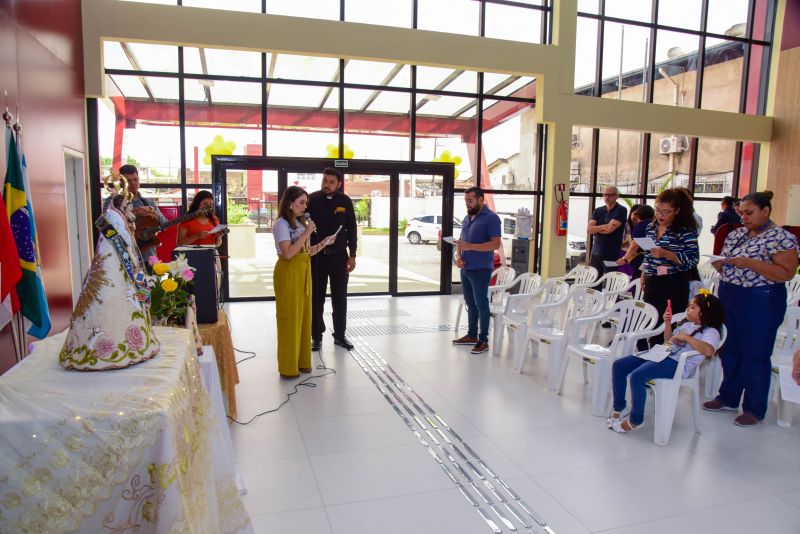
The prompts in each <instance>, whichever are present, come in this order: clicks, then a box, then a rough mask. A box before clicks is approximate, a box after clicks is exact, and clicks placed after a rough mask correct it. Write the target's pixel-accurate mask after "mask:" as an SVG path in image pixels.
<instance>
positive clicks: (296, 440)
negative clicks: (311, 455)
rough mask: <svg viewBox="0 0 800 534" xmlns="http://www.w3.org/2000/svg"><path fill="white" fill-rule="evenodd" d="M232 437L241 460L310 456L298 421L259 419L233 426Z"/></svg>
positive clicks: (235, 452) (237, 455) (236, 452)
mask: <svg viewBox="0 0 800 534" xmlns="http://www.w3.org/2000/svg"><path fill="white" fill-rule="evenodd" d="M231 439H232V441H233V450H234V454H235V458H236V461H237V462H238V463H242V462H252V461H260V460H273V459H277V458H296V457H305V456H307V453H306V449H305V446H304V445H303V437H302V435H301V434H300V428H299V427H298V426H297V421H295V420H284V421H281V420H275V421H268V420H264V419H261V418H259V419H256V420H255V421H253V422H252V423H250V424H248V425H246V426H239V425H233V426H232V427H231Z"/></svg>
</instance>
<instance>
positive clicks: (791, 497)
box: [778, 491, 800, 508]
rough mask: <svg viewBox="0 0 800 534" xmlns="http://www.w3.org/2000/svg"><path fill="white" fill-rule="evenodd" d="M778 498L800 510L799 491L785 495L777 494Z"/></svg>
mask: <svg viewBox="0 0 800 534" xmlns="http://www.w3.org/2000/svg"><path fill="white" fill-rule="evenodd" d="M778 497H780V498H781V499H783V500H784V501H786V502H788V503H789V504H793V505H794V506H796V507H798V508H800V491H789V492H786V493H779V494H778Z"/></svg>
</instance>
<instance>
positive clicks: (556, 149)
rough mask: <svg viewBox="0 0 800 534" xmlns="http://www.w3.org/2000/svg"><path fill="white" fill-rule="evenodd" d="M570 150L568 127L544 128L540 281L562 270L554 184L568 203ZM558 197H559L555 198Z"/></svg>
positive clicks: (553, 125) (564, 246)
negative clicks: (560, 185) (544, 150)
mask: <svg viewBox="0 0 800 534" xmlns="http://www.w3.org/2000/svg"><path fill="white" fill-rule="evenodd" d="M571 149H572V124H570V123H568V122H566V123H565V122H557V123H549V124H548V129H547V168H546V169H545V180H544V198H543V201H542V209H543V212H544V213H543V221H542V251H541V252H542V271H541V273H539V274H541V275H542V277H543V278H550V277H553V276H561V275H562V274H564V270H565V267H566V261H565V258H566V257H567V237H566V236H563V237H560V236H557V235H556V214H557V213H558V202H557V200H556V193H555V189H556V185H557V184H565V185H566V187H565V191H564V200H566V201H569V164H570V159H571ZM559 198H560V197H559Z"/></svg>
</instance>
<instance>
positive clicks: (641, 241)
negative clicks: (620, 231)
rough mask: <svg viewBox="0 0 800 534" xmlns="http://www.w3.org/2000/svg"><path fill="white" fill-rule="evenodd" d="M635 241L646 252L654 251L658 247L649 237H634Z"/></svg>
mask: <svg viewBox="0 0 800 534" xmlns="http://www.w3.org/2000/svg"><path fill="white" fill-rule="evenodd" d="M633 240H634V241H636V244H637V245H639V246H640V247H642V249H644V250H650V249H654V248H656V246H657V245H656V242H655V241H653V240H652V239H651V238H649V237H634V238H633Z"/></svg>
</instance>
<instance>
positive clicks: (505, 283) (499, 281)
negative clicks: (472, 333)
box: [456, 267, 517, 333]
mask: <svg viewBox="0 0 800 534" xmlns="http://www.w3.org/2000/svg"><path fill="white" fill-rule="evenodd" d="M516 274H517V273H516V271H514V268H513V267H498V268H497V269H495V270H494V271H492V278H494V279H495V282H494V285H493V286H489V311H490V312H492V310H493V309H494V310H495V311H496V312H498V313H499V312H501V311H502V309H503V308H502V306H503V302H504V301H503V297H504V296H505V292H506V291H507V290H508V289H509V288H510V287H511V283H512V282H513V280H514V275H516ZM466 305H467V304H466V302H465V301H464V296H463V295H462V296H461V298H460V299H459V301H458V310H457V311H456V333H458V327H459V324H460V323H461V311H462V310H463V309H464V307H465V306H466Z"/></svg>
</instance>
